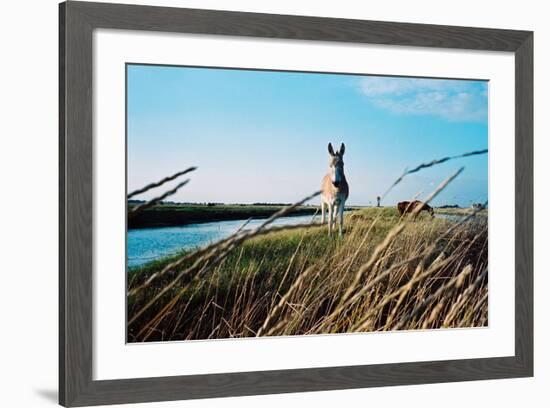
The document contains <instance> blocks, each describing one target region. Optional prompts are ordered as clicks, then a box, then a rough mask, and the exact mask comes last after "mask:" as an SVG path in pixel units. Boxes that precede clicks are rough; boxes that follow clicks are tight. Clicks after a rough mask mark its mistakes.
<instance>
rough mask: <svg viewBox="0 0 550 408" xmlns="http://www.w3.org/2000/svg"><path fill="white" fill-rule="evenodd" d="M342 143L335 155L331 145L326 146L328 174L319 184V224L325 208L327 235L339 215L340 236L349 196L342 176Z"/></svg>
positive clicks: (344, 148)
mask: <svg viewBox="0 0 550 408" xmlns="http://www.w3.org/2000/svg"><path fill="white" fill-rule="evenodd" d="M345 150H346V146H345V145H344V143H342V145H341V146H340V150H338V151H337V152H336V153H335V152H334V149H333V148H332V144H331V143H329V144H328V153H329V161H328V164H329V167H328V174H327V175H326V176H325V177H323V182H322V184H321V214H322V216H321V222H322V223H323V224H324V223H325V207H326V209H327V210H328V234H329V235H331V234H332V229H333V228H334V227H335V226H336V216H337V215H339V217H340V221H339V233H340V236H342V229H343V226H344V206H345V204H346V200H347V199H348V196H349V186H348V182H347V181H346V176H345V175H344V151H345Z"/></svg>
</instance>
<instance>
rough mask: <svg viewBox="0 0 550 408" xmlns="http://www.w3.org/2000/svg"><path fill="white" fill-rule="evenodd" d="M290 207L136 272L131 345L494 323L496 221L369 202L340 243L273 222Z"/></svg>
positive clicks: (351, 217) (131, 285) (311, 229)
mask: <svg viewBox="0 0 550 408" xmlns="http://www.w3.org/2000/svg"><path fill="white" fill-rule="evenodd" d="M459 173H460V171H458V172H457V173H455V174H454V175H452V176H451V177H450V178H449V179H447V180H446V181H445V182H443V183H442V184H441V185H440V186H439V187H438V189H436V191H435V192H434V193H433V194H432V195H431V196H430V198H433V197H434V196H435V195H437V194H438V193H439V192H440V191H441V190H443V189H444V188H445V187H446V185H447V184H448V183H450V182H451V181H452V180H453V179H454V178H455V177H457V176H458V174H459ZM317 194H318V193H315V194H314V195H312V196H310V197H307V198H306V199H304V200H302V201H301V202H299V203H296V204H295V206H297V205H300V204H303V202H305V201H307V200H308V199H311V198H312V197H313V196H315V195H317ZM291 209H292V207H290V208H287V209H284V210H282V211H280V212H279V213H277V214H275V215H274V216H273V217H271V218H270V219H268V220H266V221H265V222H264V223H262V224H261V225H260V226H259V227H257V228H255V229H252V230H251V229H247V228H246V225H243V227H242V228H241V229H240V230H239V231H237V232H236V233H235V234H234V235H232V236H231V237H228V238H226V239H224V240H222V241H220V242H219V243H216V244H213V245H210V246H209V247H206V248H203V249H201V250H198V251H196V252H193V253H182V254H180V255H178V256H175V257H173V258H171V259H166V260H162V261H159V262H155V263H153V264H151V265H148V266H146V267H145V268H142V269H141V270H138V271H133V272H132V273H131V274H130V276H129V277H128V340H129V341H131V342H136V341H166V340H189V339H212V338H235V337H251V336H286V335H305V334H328V333H350V332H365V331H381V330H413V329H433V328H447V327H479V326H484V325H487V323H488V288H487V268H488V265H487V262H488V236H487V218H486V217H485V216H480V215H479V214H478V216H475V213H472V214H471V215H469V216H466V217H465V218H464V219H463V220H462V221H460V222H455V221H450V220H446V219H440V218H437V219H431V218H430V217H422V216H420V217H418V219H416V217H414V215H413V217H404V218H401V217H400V216H399V214H398V212H397V210H395V209H393V208H381V209H377V208H370V209H364V210H358V211H354V212H352V213H351V214H348V215H347V216H346V222H345V225H346V233H345V234H344V236H343V237H342V238H337V237H330V238H329V237H328V236H327V234H326V227H324V228H323V227H320V226H319V225H316V224H312V225H298V226H289V227H272V226H271V224H272V222H273V221H274V220H275V219H276V218H278V217H281V216H284V215H286V214H287V213H288V212H289V211H291ZM480 211H481V210H478V211H477V212H478V213H479V212H480Z"/></svg>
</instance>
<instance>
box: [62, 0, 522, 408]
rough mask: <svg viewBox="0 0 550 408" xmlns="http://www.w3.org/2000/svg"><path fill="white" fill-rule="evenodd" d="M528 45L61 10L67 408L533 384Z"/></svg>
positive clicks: (489, 37) (105, 7) (72, 7)
mask: <svg viewBox="0 0 550 408" xmlns="http://www.w3.org/2000/svg"><path fill="white" fill-rule="evenodd" d="M532 207H533V33H532V32H527V31H514V30H500V29H486V28H467V27H450V26H437V25H421V24H406V23H391V22H377V21H363V20H347V19H333V18H318V17H303V16H286V15H268V14H255V13H243V12H229V11H212V10H197V9H181V8H166V7H149V6H134V5H120V4H105V3H88V2H86V3H81V2H72V1H70V2H65V3H62V4H61V5H60V257H59V259H60V271H59V279H60V298H59V302H60V307H59V311H60V316H59V319H60V325H59V327H60V333H59V336H60V342H59V347H60V354H59V359H60V360H59V367H60V369H59V372H60V379H59V388H60V392H59V396H60V403H61V404H62V405H64V406H85V405H98V404H115V403H133V402H148V401H162V400H177V399H192V398H210V397H224V396H240V395H259V394H271V393H285V392H300V391H317V390H337V389H346V388H363V387H375V386H389V385H404V384H424V383H435V382H451V381H469V380H483V379H499V378H513V377H526V376H532V373H533V275H532V274H533V256H532V249H533V209H532Z"/></svg>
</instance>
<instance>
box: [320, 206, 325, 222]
mask: <svg viewBox="0 0 550 408" xmlns="http://www.w3.org/2000/svg"><path fill="white" fill-rule="evenodd" d="M324 223H325V202H324V201H321V224H324Z"/></svg>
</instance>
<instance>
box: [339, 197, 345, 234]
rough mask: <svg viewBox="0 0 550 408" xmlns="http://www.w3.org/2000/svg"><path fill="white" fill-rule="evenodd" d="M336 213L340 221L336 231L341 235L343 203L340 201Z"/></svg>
mask: <svg viewBox="0 0 550 408" xmlns="http://www.w3.org/2000/svg"><path fill="white" fill-rule="evenodd" d="M338 215H339V216H340V221H339V223H338V232H339V234H340V236H342V230H343V228H344V203H343V202H341V203H340V205H339V206H338Z"/></svg>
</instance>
